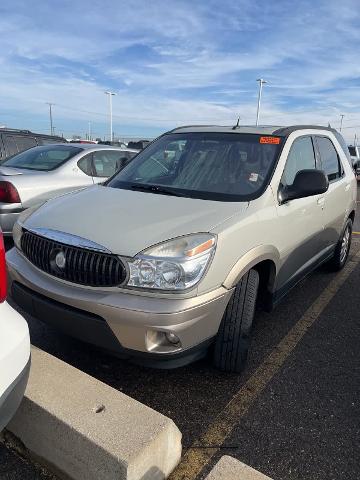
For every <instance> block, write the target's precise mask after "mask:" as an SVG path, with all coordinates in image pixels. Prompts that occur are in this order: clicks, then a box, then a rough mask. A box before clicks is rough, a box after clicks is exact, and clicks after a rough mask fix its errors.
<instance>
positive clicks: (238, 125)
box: [232, 116, 240, 130]
mask: <svg viewBox="0 0 360 480" xmlns="http://www.w3.org/2000/svg"><path fill="white" fill-rule="evenodd" d="M237 128H240V116H239V117H238V119H237V122H236V125H235V126H234V127H233V128H232V129H233V130H236V129H237Z"/></svg>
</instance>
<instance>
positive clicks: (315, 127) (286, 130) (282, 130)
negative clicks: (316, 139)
mask: <svg viewBox="0 0 360 480" xmlns="http://www.w3.org/2000/svg"><path fill="white" fill-rule="evenodd" d="M296 130H326V131H328V132H337V130H336V129H335V128H332V127H324V126H322V125H290V126H289V127H280V128H278V129H277V130H274V132H273V135H284V136H288V135H290V133H292V132H295V131H296Z"/></svg>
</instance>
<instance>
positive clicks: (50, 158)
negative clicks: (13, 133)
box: [2, 145, 82, 171]
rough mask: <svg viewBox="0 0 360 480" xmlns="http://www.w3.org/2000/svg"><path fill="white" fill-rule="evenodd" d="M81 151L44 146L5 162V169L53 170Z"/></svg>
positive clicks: (66, 146)
mask: <svg viewBox="0 0 360 480" xmlns="http://www.w3.org/2000/svg"><path fill="white" fill-rule="evenodd" d="M81 151H82V149H81V148H79V147H71V146H68V145H57V146H51V145H45V146H42V147H34V148H32V149H30V150H26V151H25V152H22V153H19V154H18V155H15V156H13V157H11V158H8V159H7V160H5V161H4V162H3V163H2V165H6V166H7V167H18V168H25V169H28V170H39V171H40V170H44V171H49V170H55V169H56V168H58V167H60V165H62V164H63V163H65V162H66V161H68V160H70V158H72V157H74V156H75V155H76V154H78V153H80V152H81Z"/></svg>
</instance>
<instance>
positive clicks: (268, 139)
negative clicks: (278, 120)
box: [259, 137, 280, 145]
mask: <svg viewBox="0 0 360 480" xmlns="http://www.w3.org/2000/svg"><path fill="white" fill-rule="evenodd" d="M259 142H260V143H270V144H271V145H279V143H280V137H260V140H259Z"/></svg>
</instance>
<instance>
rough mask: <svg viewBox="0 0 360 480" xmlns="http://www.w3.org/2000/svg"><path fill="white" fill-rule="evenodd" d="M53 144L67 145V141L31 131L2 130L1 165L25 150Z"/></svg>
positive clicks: (0, 132) (0, 138)
mask: <svg viewBox="0 0 360 480" xmlns="http://www.w3.org/2000/svg"><path fill="white" fill-rule="evenodd" d="M51 143H66V140H65V139H64V138H62V137H56V136H53V135H44V134H42V133H34V132H30V130H16V129H14V128H0V164H1V163H2V162H3V161H5V160H6V159H7V158H9V157H11V156H13V155H16V154H17V153H20V152H23V151H24V150H28V149H29V148H32V147H37V146H38V145H49V144H51Z"/></svg>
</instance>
